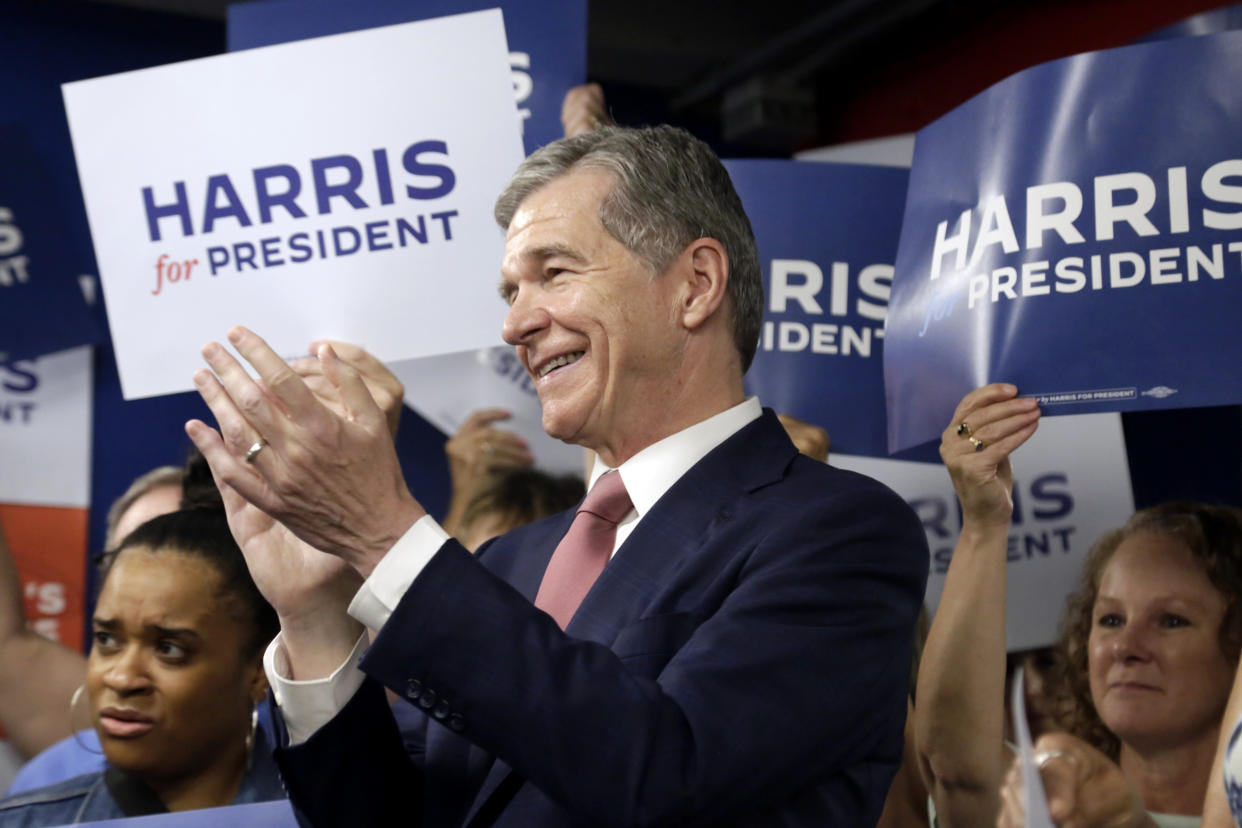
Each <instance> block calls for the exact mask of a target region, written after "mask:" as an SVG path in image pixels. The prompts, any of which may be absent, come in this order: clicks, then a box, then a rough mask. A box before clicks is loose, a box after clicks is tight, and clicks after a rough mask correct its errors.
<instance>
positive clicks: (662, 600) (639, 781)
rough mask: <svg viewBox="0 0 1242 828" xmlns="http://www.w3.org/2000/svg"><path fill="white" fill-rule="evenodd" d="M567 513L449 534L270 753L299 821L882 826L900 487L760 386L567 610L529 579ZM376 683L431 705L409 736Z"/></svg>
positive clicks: (918, 533)
mask: <svg viewBox="0 0 1242 828" xmlns="http://www.w3.org/2000/svg"><path fill="white" fill-rule="evenodd" d="M572 518H573V515H572V513H566V514H563V515H558V516H556V517H553V518H550V519H548V520H545V521H542V522H540V523H537V524H533V525H531V526H528V527H524V528H522V529H518V530H516V531H514V532H510V533H509V534H507V535H504V536H503V537H501V538H498V539H496V540H495V541H493V542H492V543H490V544H489V545H487V546H486V547H484V549H483V550H481V553H480V555H479V556H478V557H477V558H476V557H473V556H471V555H470V554H469V553H468V552H466V550H465V549H463V548H462V547H461V546H460V545H459V544H457V543H456V542H454V541H451V542H449V543H446V544H445V545H444V546H443V547H442V548H441V549H440V550H439V551H438V552H437V553H436V555H435V556H434V557H433V558H432V560H431V562H430V563H429V564H428V566H427V567H426V568H425V569H424V570H423V572H422V573H420V574H419V576H418V577H417V578H416V579H415V581H414V583H413V584H412V585H411V587H410V589H409V590H408V591H407V593H406V594H405V596H404V597H403V598H402V600H401V602H400V604H399V605H398V607H397V608H396V610H395V612H394V613H393V615H392V617H391V618H390V619H389V621H388V623H387V624H386V625H385V626H384V629H383V630H382V632H381V633H380V634H379V636H378V637H377V639H376V641H375V643H374V645H373V646H372V647H371V650H370V651H369V653H368V654H367V656H366V657H365V658H364V659H363V662H362V667H363V669H364V671H365V672H366V673H367V674H368V676H369V677H370V678H368V680H367V682H366V683H365V684H364V685H363V687H362V688H361V689H360V690H359V691H358V693H357V694H355V696H354V698H353V699H352V700H351V701H350V702H349V704H348V705H347V706H346V707H345V709H344V710H342V711H341V712H340V713H339V714H338V715H337V716H336V718H334V719H333V720H332V721H331V722H330V723H328V724H327V725H325V726H324V727H323V728H322V729H321V730H319V731H318V732H317V733H316V734H315V735H314V736H313V737H312V738H311V739H310V740H309V741H308V742H307V743H306V744H304V745H300V746H298V747H296V748H291V749H284V750H281V751H279V752H278V761H279V762H280V764H281V767H282V771H283V772H284V776H285V780H286V784H287V786H288V790H289V793H290V797H291V798H292V799H293V801H294V803H295V804H296V805H297V806H298V808H299V810H300V812H301V815H302V817H303V818H304V820H305V821H306V822H308V823H310V824H314V825H334V824H351V825H366V824H376V825H381V824H388V823H390V822H392V821H393V820H394V819H400V820H402V821H405V822H414V823H415V824H423V825H429V826H441V825H444V826H458V825H465V824H469V825H472V826H482V825H505V826H559V825H590V826H600V825H618V826H640V825H679V826H680V825H700V824H701V825H739V826H741V825H755V826H780V825H789V826H794V825H798V826H867V827H868V828H869V826H871V825H874V823H875V821H876V819H877V818H878V816H879V813H880V809H881V806H882V803H883V801H884V797H885V793H886V792H887V790H888V786H889V783H890V781H891V779H892V776H893V773H894V771H895V770H896V768H897V765H898V763H899V761H900V758H901V749H902V727H903V724H904V720H905V709H906V707H905V698H906V693H907V690H908V684H909V679H910V653H911V640H912V633H913V629H914V623H915V617H916V614H917V612H918V608H919V606H920V605H921V603H922V599H923V589H924V585H925V581H926V577H927V567H928V555H927V547H926V542H925V540H924V535H923V532H922V529H921V526H920V524H919V521H918V520H917V518H916V517H915V516H914V514H913V512H911V510H910V509H909V507H907V506H906V504H905V503H904V502H903V501H902V500H901V499H900V498H899V497H897V496H896V495H895V494H893V492H891V491H890V490H888V489H887V488H885V487H884V486H882V485H881V484H879V483H877V482H875V481H873V480H871V479H869V478H866V477H863V476H861V475H857V474H853V473H851V472H846V471H842V470H839V469H834V468H831V467H829V466H826V465H824V464H822V463H818V462H815V461H813V460H810V459H809V458H806V457H803V456H802V455H800V454H798V453H797V450H796V449H795V448H794V447H793V445H792V444H791V443H790V441H789V439H788V437H787V436H786V434H785V432H784V430H783V429H782V428H781V426H780V424H779V422H778V421H777V419H776V417H775V416H774V415H773V414H772V413H771V412H770V411H765V412H764V415H763V416H762V417H760V418H759V419H758V420H756V421H754V422H752V423H751V424H749V425H748V426H746V427H745V428H743V429H742V430H741V431H739V432H738V433H737V434H735V435H733V436H732V437H731V438H729V439H728V440H727V441H725V442H724V443H722V444H721V445H720V446H718V447H717V448H716V449H715V450H713V451H712V452H711V453H709V454H708V455H707V456H706V457H704V458H703V459H702V460H701V461H700V462H699V463H697V464H696V465H695V466H694V467H693V468H692V469H691V470H690V471H689V472H687V473H686V474H685V475H684V476H683V477H682V478H681V479H680V480H678V481H677V483H675V484H674V485H673V487H672V488H671V489H669V490H668V492H666V493H665V495H664V496H663V497H662V498H661V499H660V500H659V502H657V503H656V505H655V506H654V507H653V508H652V509H651V510H650V511H649V512H648V513H647V514H646V515H644V516H643V518H642V520H641V521H640V522H639V523H638V525H637V526H636V527H635V529H634V531H633V532H632V533H631V535H630V537H629V538H628V539H627V540H626V541H625V543H624V544H623V545H622V546H621V547H620V548H619V549H618V550H617V552H616V554H615V555H614V557H613V559H612V560H611V561H610V562H609V564H608V565H607V567H606V568H605V569H604V571H603V574H602V575H600V577H599V579H598V580H597V581H596V583H595V585H594V586H593V587H592V589H591V591H590V592H589V593H588V595H587V596H586V598H585V599H584V601H583V603H582V605H581V607H580V608H579V609H578V611H577V613H576V614H575V615H574V617H573V619H572V620H571V622H570V624H569V627H568V629H567V630H565V631H564V632H562V631H561V630H560V629H559V628H558V627H557V625H556V623H555V622H554V621H553V620H552V619H551V618H550V617H549V616H547V615H546V614H544V613H543V612H541V611H539V610H536V609H535V608H534V606H533V604H532V602H533V600H534V596H535V593H536V591H537V590H538V587H539V582H540V579H541V578H542V577H543V572H544V569H545V568H546V566H547V563H548V560H549V558H550V557H551V555H552V551H553V549H554V548H555V546H556V544H557V542H558V541H559V540H560V538H561V536H562V535H564V533H565V531H566V530H567V529H568V527H569V524H570V522H571V521H572ZM380 685H386V686H388V687H389V688H391V689H392V690H394V691H395V692H397V693H398V694H400V695H402V696H404V697H405V698H406V699H407V700H409V702H410V703H411V704H412V705H413V707H414V708H416V710H417V712H415V713H414V716H415V717H416V722H417V723H418V724H422V725H423V726H422V727H421V728H418V727H416V728H415V732H413V733H407V734H406V740H405V743H403V741H402V737H401V736H400V735H399V733H398V729H397V727H396V726H395V725H394V723H393V719H392V712H391V711H390V709H389V707H388V705H387V704H386V702H385V699H384V695H383V693H382V690H381V686H380ZM398 712H399V713H404V714H406V715H408V714H409V713H410V709H409V708H406V709H404V710H399V711H398ZM417 717H421V718H417ZM415 814H420V815H421V823H420V822H419V821H418V818H417V817H415V816H414V815H415Z"/></svg>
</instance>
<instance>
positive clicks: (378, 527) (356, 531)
mask: <svg viewBox="0 0 1242 828" xmlns="http://www.w3.org/2000/svg"><path fill="white" fill-rule="evenodd" d="M229 341H230V342H231V343H232V344H233V345H234V347H236V348H237V350H238V351H239V352H240V353H241V355H242V356H243V357H244V358H245V359H246V360H247V361H248V362H249V363H250V364H251V366H253V367H254V369H255V370H256V371H257V372H258V374H259V379H260V382H256V381H255V380H253V379H251V378H250V377H249V376H248V375H247V374H246V371H245V370H244V369H243V368H242V366H241V364H240V363H238V362H237V360H236V359H234V358H233V357H232V356H231V355H230V354H229V353H228V352H227V351H226V350H225V349H224V347H223V346H221V345H220V344H219V343H215V342H212V343H209V344H208V345H207V346H205V347H204V348H203V356H204V358H205V359H206V360H207V362H208V364H209V365H210V366H211V368H212V371H214V372H215V373H214V374H213V373H212V371H206V370H200V371H199V372H197V373H196V374H195V375H194V382H195V385H196V386H197V388H198V391H199V393H200V394H201V395H202V397H203V399H204V401H206V403H207V405H208V407H209V408H211V410H212V413H213V414H215V416H216V421H217V422H218V423H219V426H220V431H219V432H217V431H215V430H213V429H211V428H209V427H208V426H207V425H205V424H204V423H202V422H200V421H198V420H191V421H190V422H189V423H187V424H186V432H187V433H188V434H189V435H190V439H192V440H193V441H194V443H195V445H197V446H198V448H199V450H200V451H202V453H203V455H204V456H205V457H206V458H207V462H208V463H210V464H211V468H212V471H213V472H214V474H215V476H216V479H217V480H219V481H220V482H222V483H225V484H227V485H228V486H230V487H232V488H233V489H234V490H236V491H237V493H238V494H240V495H241V496H242V497H243V498H245V499H246V500H247V501H248V502H250V503H251V504H253V505H255V506H257V507H258V508H259V509H261V510H263V511H264V512H265V513H267V514H268V515H270V516H271V517H273V518H275V519H276V520H278V521H280V522H281V523H283V524H285V526H287V527H288V528H289V529H290V530H291V531H292V532H293V533H294V534H295V535H297V536H298V537H299V538H301V539H302V540H304V541H305V542H307V543H309V544H310V545H311V546H313V547H315V548H316V549H319V550H322V551H324V552H329V553H331V554H334V555H337V556H339V557H341V558H342V559H344V560H345V561H346V562H347V563H349V564H350V565H351V566H353V567H354V568H355V569H356V570H358V571H359V572H360V573H362V574H363V575H364V576H366V575H369V574H370V572H371V570H372V569H373V568H374V566H375V564H376V563H377V562H378V561H379V559H380V558H382V557H383V556H384V554H385V553H386V552H387V551H388V550H389V548H391V547H392V545H393V544H394V543H395V542H396V541H397V539H399V538H400V537H401V536H402V535H403V534H404V533H405V531H406V530H407V529H408V528H409V527H410V526H411V525H413V523H414V522H415V521H416V520H418V519H419V518H420V517H422V516H423V515H424V514H426V512H425V510H424V509H423V508H422V506H420V505H419V504H418V502H417V501H416V500H415V499H414V497H413V495H411V494H410V492H409V489H407V488H406V485H405V481H404V480H403V479H402V476H401V467H400V464H399V463H398V461H397V455H396V450H395V449H394V447H393V442H392V437H391V436H390V435H389V433H388V427H387V422H386V420H385V417H384V413H383V412H382V411H381V410H380V408H379V406H377V405H376V403H375V400H374V399H372V397H371V394H370V393H369V392H368V391H367V388H366V385H365V384H364V382H363V380H362V378H361V376H360V375H359V373H358V372H357V371H356V370H355V369H354V368H352V367H351V366H349V365H348V364H346V363H345V362H343V361H342V360H341V359H340V357H338V356H337V355H336V353H335V351H333V349H332V347H331V346H329V345H323V346H321V347H320V349H319V352H318V354H317V357H318V359H319V362H320V364H321V365H322V368H323V374H324V376H325V377H326V378H327V379H328V381H329V382H330V383H331V384H332V386H333V387H334V388H335V389H336V391H337V393H338V395H339V397H340V400H341V404H342V405H343V407H344V411H345V415H344V416H342V415H338V414H336V413H334V412H333V411H332V410H331V409H329V408H328V407H327V406H325V405H324V404H323V403H322V402H321V401H320V400H318V399H316V397H315V395H314V394H313V393H311V390H310V389H309V388H308V387H307V385H306V383H305V382H304V381H303V380H302V378H301V377H299V376H298V375H297V374H296V373H295V372H294V371H293V370H292V369H291V368H290V367H289V365H288V364H287V363H286V362H285V361H284V360H282V359H281V358H280V357H279V356H277V354H276V353H275V352H274V351H273V350H272V349H271V348H269V347H268V345H267V343H266V342H264V341H263V340H262V339H261V338H260V337H258V336H257V335H255V334H254V333H252V332H251V331H249V330H247V329H245V328H241V327H236V328H233V329H232V330H231V331H229Z"/></svg>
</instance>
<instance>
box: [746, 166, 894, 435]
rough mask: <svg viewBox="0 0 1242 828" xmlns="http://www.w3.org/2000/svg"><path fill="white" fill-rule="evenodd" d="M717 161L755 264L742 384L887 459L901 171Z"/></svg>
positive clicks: (779, 408) (777, 405) (773, 403)
mask: <svg viewBox="0 0 1242 828" xmlns="http://www.w3.org/2000/svg"><path fill="white" fill-rule="evenodd" d="M725 167H726V168H728V170H729V175H730V176H731V177H732V178H733V184H734V186H735V187H736V188H737V191H738V195H740V196H741V199H742V204H743V206H744V207H745V208H746V213H747V215H748V216H749V217H750V221H751V225H752V227H753V228H754V231H755V241H756V243H757V244H758V247H759V260H760V267H761V269H762V271H763V282H764V297H765V306H764V313H763V328H762V330H761V332H760V337H759V349H758V351H757V352H756V354H755V361H754V363H753V364H752V365H751V368H750V371H749V372H748V373H747V375H746V385H747V391H748V393H751V394H758V395H759V398H760V399H761V400H762V401H763V403H764V405H767V406H771V407H772V408H774V409H775V410H777V411H780V412H782V413H785V414H792V415H793V416H795V417H797V418H798V419H801V420H806V421H807V422H810V423H814V424H816V425H818V426H821V427H823V428H825V429H827V431H828V434H829V437H830V439H831V440H832V450H833V451H840V452H845V453H847V454H863V455H870V456H878V457H885V456H887V455H888V452H887V451H886V449H885V427H884V376H883V370H882V365H883V363H882V359H883V357H882V354H883V350H884V348H883V344H884V316H885V313H886V312H887V309H888V295H889V289H890V285H891V283H892V277H893V257H894V255H895V254H896V251H897V237H898V233H899V230H900V226H901V211H902V206H903V205H904V202H905V192H906V181H907V178H908V176H909V174H908V172H907V171H906V170H904V169H898V168H892V167H873V166H866V165H860V164H829V163H820V162H814V161H726V162H725Z"/></svg>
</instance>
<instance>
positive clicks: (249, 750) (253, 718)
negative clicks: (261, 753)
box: [246, 707, 259, 773]
mask: <svg viewBox="0 0 1242 828" xmlns="http://www.w3.org/2000/svg"><path fill="white" fill-rule="evenodd" d="M258 729H259V708H257V707H251V708H250V730H248V731H247V732H246V773H250V768H251V767H252V766H253V765H254V734H255V731H256V730H258Z"/></svg>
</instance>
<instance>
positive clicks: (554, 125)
mask: <svg viewBox="0 0 1242 828" xmlns="http://www.w3.org/2000/svg"><path fill="white" fill-rule="evenodd" d="M498 7H499V8H500V9H501V10H502V12H503V13H504V17H505V32H506V33H507V35H508V40H509V65H510V67H511V69H512V71H513V92H514V96H515V98H516V100H517V106H518V116H519V117H520V118H521V119H522V128H523V131H522V143H523V144H524V145H525V148H526V154H527V155H529V154H530V153H531V152H533V151H535V150H536V149H538V148H539V147H541V146H543V145H544V144H546V143H548V142H550V141H555V140H556V139H558V138H560V137H561V135H562V129H561V100H562V99H563V98H564V97H565V93H566V92H567V91H569V89H570V88H571V87H574V86H577V85H578V84H580V83H582V82H583V81H585V80H586V25H587V4H586V0H417V2H411V0H348V2H345V0H259V2H252V3H234V4H233V5H231V6H229V25H228V32H229V50H230V51H236V50H238V49H251V48H254V47H256V46H270V45H272V44H273V43H284V42H286V41H290V40H301V39H303V38H308V37H319V36H321V35H329V34H339V33H341V32H352V31H357V30H358V29H369V28H372V27H374V26H388V25H391V24H393V23H408V22H411V21H414V20H427V19H429V18H432V17H443V16H445V15H450V14H461V13H463V12H472V11H479V10H482V9H493V8H498ZM400 87H401V83H400V79H394V85H393V89H394V90H395V91H399V90H400ZM400 105H401V100H400V96H399V94H394V97H393V106H400ZM462 105H463V106H469V105H470V103H469V102H468V101H463V102H462Z"/></svg>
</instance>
